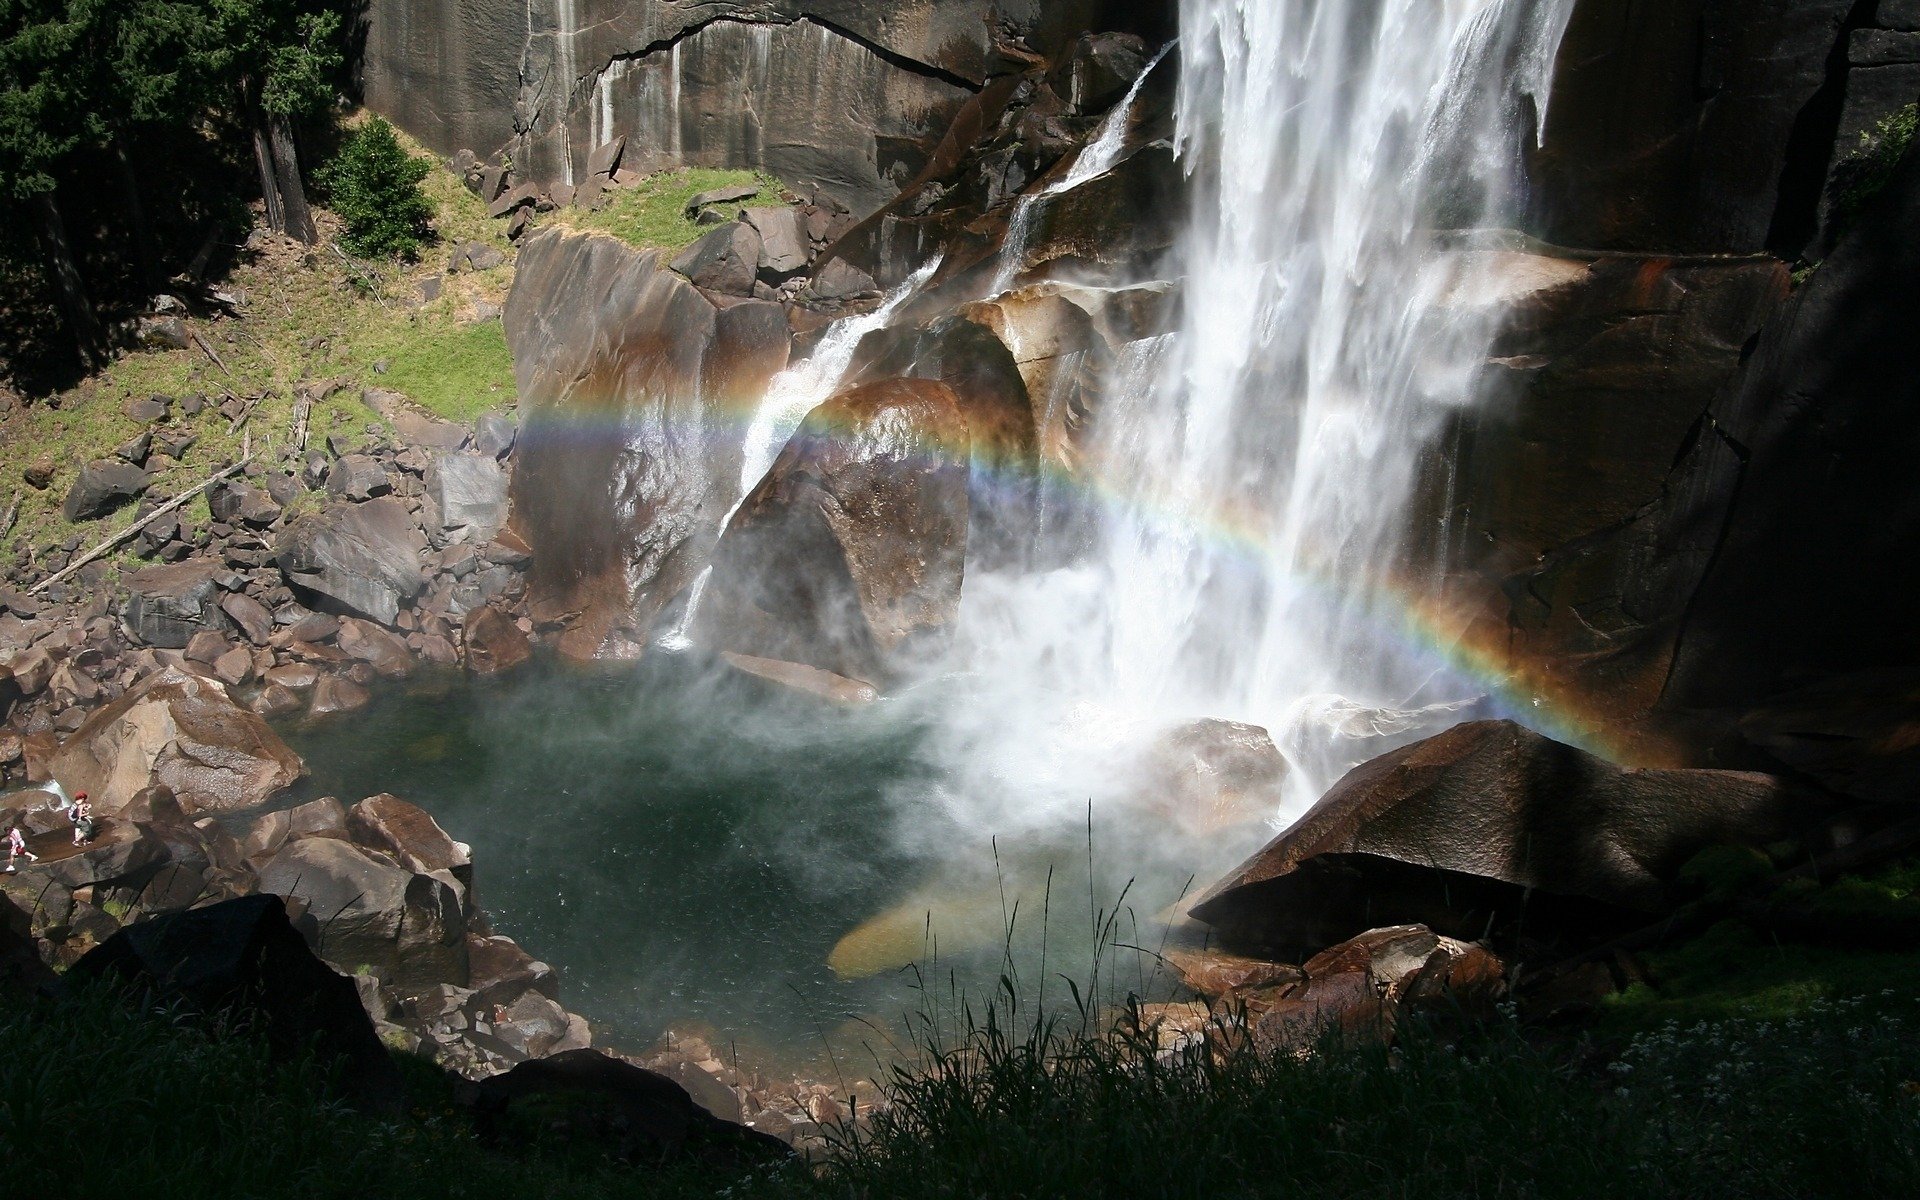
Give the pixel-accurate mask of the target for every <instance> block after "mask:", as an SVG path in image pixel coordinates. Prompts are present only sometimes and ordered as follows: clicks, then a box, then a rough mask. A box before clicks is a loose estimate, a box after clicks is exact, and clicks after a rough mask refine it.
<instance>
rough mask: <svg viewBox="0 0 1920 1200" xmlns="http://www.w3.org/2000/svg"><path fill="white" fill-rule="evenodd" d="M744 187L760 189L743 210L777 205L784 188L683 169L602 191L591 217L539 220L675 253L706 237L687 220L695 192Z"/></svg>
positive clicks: (748, 176)
mask: <svg viewBox="0 0 1920 1200" xmlns="http://www.w3.org/2000/svg"><path fill="white" fill-rule="evenodd" d="M744 184H753V185H755V186H757V187H758V188H759V189H760V195H759V196H758V197H756V198H755V199H753V200H749V201H747V202H746V205H754V204H779V203H781V202H782V199H783V197H784V196H785V195H786V189H785V188H784V187H783V186H782V185H781V184H780V182H779V181H778V180H776V179H774V178H773V177H771V176H769V175H759V174H755V173H754V172H752V171H716V170H709V169H706V168H688V169H685V170H679V171H665V172H661V173H660V174H657V175H651V176H648V177H647V178H646V179H644V180H642V181H641V182H640V183H638V184H636V185H635V186H633V187H630V188H620V189H617V190H615V191H611V192H608V193H607V199H606V201H605V202H604V203H603V204H602V205H601V206H600V209H599V211H597V212H584V211H582V210H580V209H560V210H558V211H556V212H553V213H550V214H548V215H547V216H546V217H545V218H543V221H544V222H545V223H551V224H557V225H564V226H566V227H567V228H570V229H580V230H585V231H589V232H594V233H606V234H611V235H613V236H614V237H617V238H620V239H621V240H623V241H625V242H628V243H630V244H632V245H635V246H639V247H642V248H648V247H655V246H658V247H663V248H665V249H668V250H678V249H681V248H682V247H685V246H688V245H691V244H692V243H693V242H694V241H696V240H698V239H699V237H700V235H701V234H703V233H705V232H707V227H706V226H702V225H696V224H694V223H693V222H692V221H689V220H687V216H686V208H687V202H688V201H690V200H692V199H693V198H694V197H695V196H697V195H699V194H700V193H701V192H707V191H712V190H713V189H715V188H722V187H736V186H740V185H744Z"/></svg>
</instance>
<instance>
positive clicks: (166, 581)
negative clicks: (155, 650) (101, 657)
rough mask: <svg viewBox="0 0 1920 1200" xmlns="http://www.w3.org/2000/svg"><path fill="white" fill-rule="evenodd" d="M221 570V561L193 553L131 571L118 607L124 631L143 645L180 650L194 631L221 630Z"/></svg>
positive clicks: (224, 627) (217, 631)
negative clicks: (193, 554)
mask: <svg viewBox="0 0 1920 1200" xmlns="http://www.w3.org/2000/svg"><path fill="white" fill-rule="evenodd" d="M221 573H222V568H221V566H220V564H219V563H216V562H213V561H211V560H209V559H204V558H195V559H188V560H186V561H185V562H178V563H166V564H163V565H160V566H153V567H142V568H141V569H140V570H138V571H135V572H134V573H133V574H132V575H129V576H128V577H127V599H126V602H125V604H124V606H123V607H122V609H121V621H122V623H123V627H124V628H125V629H126V631H127V636H128V637H130V638H132V639H133V640H134V641H135V642H138V643H140V644H142V645H147V646H159V647H162V648H165V649H170V650H179V649H183V648H185V647H186V646H188V645H190V644H191V643H192V641H193V639H194V637H195V635H197V634H201V633H219V632H221V631H223V630H225V629H226V627H227V621H226V618H225V616H224V615H223V614H222V612H221V609H220V599H221V593H220V576H221Z"/></svg>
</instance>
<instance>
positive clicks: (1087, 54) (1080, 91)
mask: <svg viewBox="0 0 1920 1200" xmlns="http://www.w3.org/2000/svg"><path fill="white" fill-rule="evenodd" d="M1146 67H1147V46H1146V43H1145V42H1143V41H1141V40H1140V39H1139V38H1138V37H1134V36H1133V35H1131V34H1124V33H1089V34H1085V35H1083V36H1082V37H1080V38H1079V39H1078V40H1076V41H1075V42H1074V43H1073V47H1072V49H1070V50H1069V51H1068V52H1067V54H1066V55H1065V56H1064V57H1063V58H1062V59H1061V60H1060V64H1059V65H1058V66H1057V67H1055V68H1054V70H1053V73H1052V75H1051V76H1049V78H1048V83H1049V84H1051V85H1052V87H1053V90H1054V92H1056V93H1057V94H1058V95H1060V96H1061V97H1062V98H1063V99H1065V100H1066V102H1067V104H1068V105H1069V106H1070V107H1071V108H1072V109H1073V110H1074V111H1075V112H1078V113H1082V114H1088V115H1091V114H1093V113H1104V112H1106V111H1107V110H1108V109H1110V108H1112V107H1113V106H1114V105H1115V104H1116V103H1118V102H1119V101H1120V99H1121V98H1122V97H1124V96H1125V95H1126V94H1127V92H1128V91H1130V90H1132V88H1133V83H1134V80H1136V79H1138V78H1139V77H1140V72H1142V71H1144V70H1146Z"/></svg>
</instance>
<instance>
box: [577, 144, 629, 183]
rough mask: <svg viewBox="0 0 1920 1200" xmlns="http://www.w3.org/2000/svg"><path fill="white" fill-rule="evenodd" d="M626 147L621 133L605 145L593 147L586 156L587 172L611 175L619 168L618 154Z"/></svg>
mask: <svg viewBox="0 0 1920 1200" xmlns="http://www.w3.org/2000/svg"><path fill="white" fill-rule="evenodd" d="M626 148H627V139H626V136H625V135H624V134H623V135H621V136H619V137H616V138H614V139H613V140H612V141H610V142H608V143H606V144H605V145H602V146H598V147H595V149H594V151H593V153H592V154H590V155H588V156H587V174H589V175H611V174H613V173H614V171H616V170H617V169H619V166H620V154H621V152H622V151H624V150H625V149H626Z"/></svg>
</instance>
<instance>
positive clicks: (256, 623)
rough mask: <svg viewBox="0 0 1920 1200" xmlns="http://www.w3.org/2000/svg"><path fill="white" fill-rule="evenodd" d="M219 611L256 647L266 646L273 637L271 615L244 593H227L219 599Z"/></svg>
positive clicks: (265, 608) (262, 605) (264, 606)
mask: <svg viewBox="0 0 1920 1200" xmlns="http://www.w3.org/2000/svg"><path fill="white" fill-rule="evenodd" d="M220 611H221V612H223V613H225V614H227V616H228V617H229V618H230V619H231V620H232V621H233V623H234V625H235V626H236V627H237V628H238V629H239V630H240V632H241V633H244V634H246V635H247V640H248V641H249V642H252V643H253V644H254V645H256V646H264V645H266V644H267V642H268V640H269V639H271V638H272V637H273V614H272V613H270V612H268V611H267V606H266V605H264V604H262V603H260V602H259V601H258V600H255V599H254V598H253V597H252V596H249V595H247V594H246V593H245V592H229V593H228V594H227V595H225V596H223V597H221V599H220Z"/></svg>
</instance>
